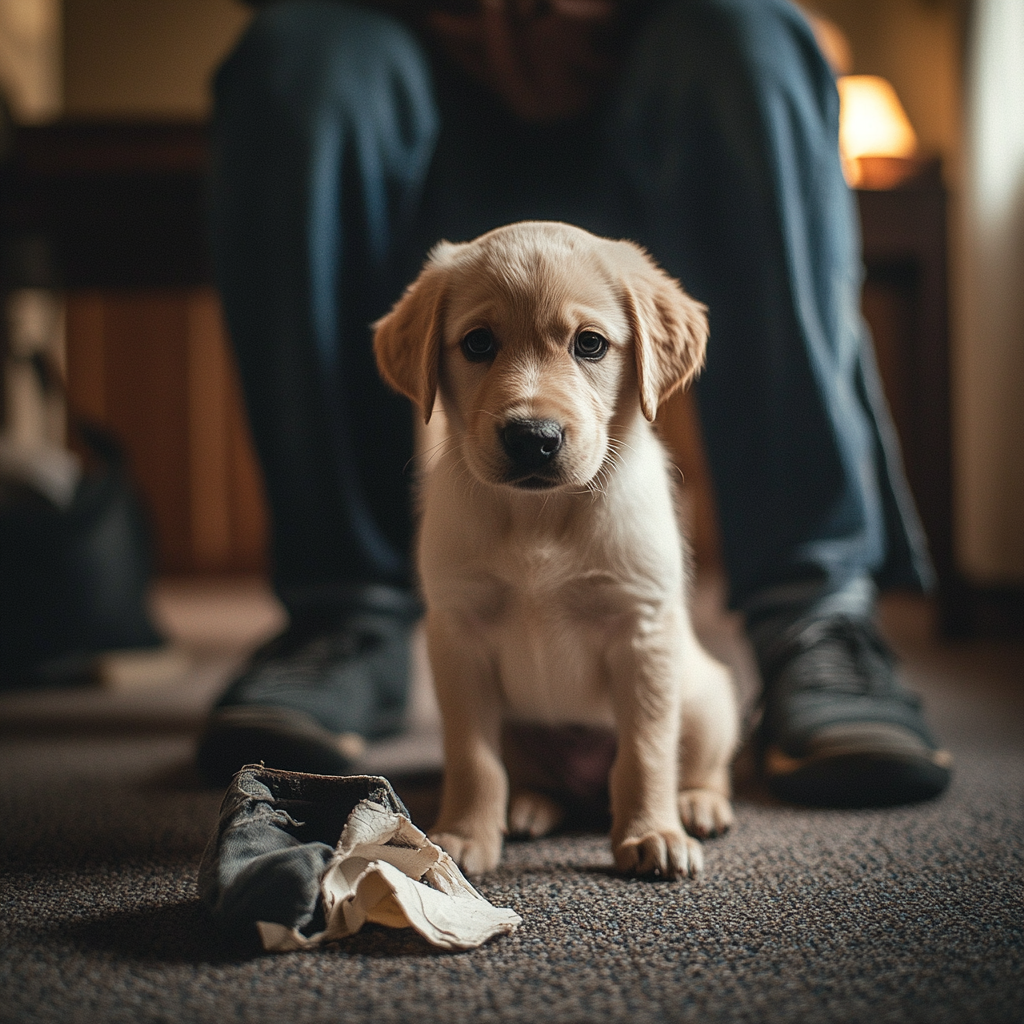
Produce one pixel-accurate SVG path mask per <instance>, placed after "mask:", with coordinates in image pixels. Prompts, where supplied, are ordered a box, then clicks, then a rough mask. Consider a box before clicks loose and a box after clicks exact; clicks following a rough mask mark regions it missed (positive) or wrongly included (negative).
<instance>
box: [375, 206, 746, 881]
mask: <svg viewBox="0 0 1024 1024" xmlns="http://www.w3.org/2000/svg"><path fill="white" fill-rule="evenodd" d="M706 337H707V320H706V317H705V310H704V307H703V306H702V305H700V303H698V302H696V301H694V300H693V299H692V298H690V297H688V296H687V295H686V294H685V293H684V292H683V291H682V290H681V289H680V287H679V286H678V284H677V283H676V282H675V281H673V280H672V279H671V278H669V277H668V276H667V275H666V274H665V273H664V272H663V271H661V270H660V269H658V268H657V267H656V266H655V265H654V263H653V262H652V261H651V260H650V258H649V257H648V256H647V255H646V254H645V253H644V252H643V251H641V250H640V249H639V248H638V247H637V246H635V245H633V244H631V243H629V242H619V241H611V240H608V239H604V238H598V237H596V236H594V235H591V234H589V233H588V232H586V231H583V230H581V229H579V228H575V227H571V226H569V225H566V224H559V223H549V222H523V223H519V224H512V225H509V226H507V227H503V228H498V229H497V230H495V231H492V232H490V233H488V234H486V235H483V236H482V237H480V238H478V239H476V240H474V241H472V242H467V243H465V244H460V245H453V244H450V243H447V242H442V243H440V244H439V245H437V246H436V247H435V248H434V250H433V251H432V253H431V255H430V258H429V260H428V261H427V263H426V265H425V267H424V268H423V271H422V273H421V274H420V276H419V278H418V279H417V280H416V281H415V282H414V283H413V284H412V285H411V286H410V287H409V289H408V290H407V291H406V293H405V295H404V296H403V297H402V298H401V299H400V300H399V302H398V303H397V304H396V305H395V307H394V309H393V310H392V311H391V312H390V313H389V314H388V315H387V316H385V317H384V318H383V319H382V320H380V321H379V322H378V323H377V324H376V334H375V339H374V347H375V351H376V356H377V362H378V366H379V368H380V371H381V373H382V375H383V377H384V379H385V380H386V381H387V382H388V383H389V384H390V385H391V386H392V387H394V388H395V389H397V390H398V391H400V392H402V393H403V394H405V395H407V396H408V397H409V398H410V399H412V400H413V402H415V403H416V404H417V405H418V407H419V410H420V412H421V413H422V414H423V416H424V419H426V420H429V418H430V415H431V411H432V410H433V408H434V402H435V397H438V396H439V397H440V402H441V406H442V408H443V410H444V412H445V415H446V418H447V424H448V437H447V439H446V442H445V445H444V451H443V454H441V455H440V456H438V457H436V458H435V459H434V460H433V465H432V468H431V469H430V470H429V472H428V473H427V474H426V477H425V479H424V480H423V482H422V493H421V501H422V522H421V526H420V532H419V546H418V566H419V573H420V579H421V585H422V589H423V596H424V599H425V602H426V607H427V615H426V630H427V642H428V649H429V653H430V661H431V667H432V671H433V675H434V683H435V687H436V690H437V697H438V702H439V704H440V708H441V716H442V720H443V725H444V757H445V764H444V789H443V794H442V800H441V810H440V815H439V819H438V821H437V823H436V825H435V828H434V831H433V833H432V835H433V838H434V840H435V841H436V842H438V843H439V844H440V845H441V846H443V847H444V848H445V849H446V850H447V851H448V852H449V853H450V854H451V855H452V856H453V857H454V858H455V859H456V860H457V861H458V862H459V864H460V866H461V867H462V868H463V869H464V870H465V871H466V872H467V873H469V874H478V873H480V872H484V871H488V870H491V869H493V868H494V867H496V866H497V864H498V863H499V861H500V859H501V848H502V841H503V836H504V835H505V834H506V832H507V831H509V827H510V826H511V830H512V831H516V832H526V833H528V834H532V835H539V834H543V833H544V832H546V831H548V830H550V828H551V827H553V826H554V825H555V824H557V822H558V820H559V816H560V814H559V809H558V807H557V805H556V804H555V803H554V802H553V801H552V799H551V798H550V797H549V796H548V795H546V794H544V793H541V792H531V791H529V790H520V791H513V793H512V797H511V802H510V799H509V796H510V793H509V781H508V775H507V772H506V769H505V766H504V764H503V761H502V749H501V744H502V730H503V726H504V725H505V724H506V723H534V724H538V725H543V726H551V727H560V726H567V725H583V726H589V727H594V728H595V729H602V728H604V729H611V730H614V734H615V739H616V744H615V747H614V751H615V753H614V760H613V761H612V764H611V769H610V773H609V778H608V792H609V795H610V799H611V815H612V828H611V840H612V849H613V853H614V858H615V863H616V864H617V865H618V867H619V868H620V869H621V870H622V871H625V872H629V873H633V874H638V875H651V876H658V877H663V878H680V877H683V876H696V875H697V874H698V873H699V871H700V870H701V866H702V855H701V847H700V843H699V842H697V841H696V839H694V838H691V836H690V835H687V834H686V832H684V828H683V826H685V828H686V829H687V830H689V832H690V833H691V834H692V835H693V836H701V837H703V836H708V835H712V834H714V833H717V832H721V831H722V830H724V829H726V828H728V827H729V825H730V823H731V822H732V810H731V807H730V803H729V797H730V782H729V764H730V760H731V758H732V755H733V752H734V748H735V745H736V738H737V712H736V705H735V701H734V697H733V689H732V681H731V678H730V676H729V674H728V672H727V671H726V670H725V668H724V667H723V666H722V665H720V664H719V663H718V662H716V661H715V660H714V659H712V658H711V657H710V656H709V655H708V654H707V653H706V652H705V651H704V650H703V648H702V647H701V646H700V644H699V643H698V641H697V638H696V636H695V635H694V632H693V628H692V626H691V624H690V618H689V615H688V613H687V607H686V598H685V594H686V565H685V558H686V555H685V548H684V545H683V543H682V540H681V538H680V533H679V529H678V526H677V518H676V511H675V507H674V501H673V494H672V489H671V486H670V477H669V471H668V462H667V457H666V454H665V451H664V449H663V448H662V445H661V443H660V441H659V440H658V438H657V436H656V435H655V432H654V430H653V428H652V426H651V421H652V420H653V419H654V416H655V412H656V411H657V408H658V403H659V402H661V401H663V400H664V399H665V398H666V397H667V396H668V395H670V394H671V393H672V392H673V391H675V390H676V388H678V387H680V386H682V385H684V384H685V383H686V382H687V381H688V380H690V378H692V377H693V375H694V374H695V373H696V372H697V370H698V369H699V367H700V366H701V364H702V361H703V357H704V346H705V341H706Z"/></svg>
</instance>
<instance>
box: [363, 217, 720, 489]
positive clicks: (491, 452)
mask: <svg viewBox="0 0 1024 1024" xmlns="http://www.w3.org/2000/svg"><path fill="white" fill-rule="evenodd" d="M375 330H376V333H375V337H374V349H375V352H376V355H377V365H378V367H379V368H380V372H381V375H382V376H383V377H384V379H385V380H386V381H387V382H388V383H389V384H390V385H391V386H392V387H394V388H395V389H396V390H397V391H400V392H401V393H402V394H404V395H406V396H407V397H409V398H410V399H412V400H413V402H415V403H416V404H417V405H418V406H419V409H420V411H421V413H422V414H423V417H424V420H429V419H430V415H431V412H432V410H433V407H434V401H435V397H436V396H437V395H438V394H440V397H441V403H442V406H443V407H444V411H445V414H446V416H447V418H448V422H449V427H450V429H451V431H452V433H453V434H454V435H455V436H456V437H457V438H458V439H459V441H460V450H461V453H462V456H463V458H464V459H465V461H466V463H467V464H468V466H469V468H470V469H471V471H472V472H473V474H474V476H475V477H476V478H477V479H478V480H480V481H482V482H484V483H488V484H494V485H500V486H509V487H514V488H519V489H524V490H549V489H552V488H559V487H580V486H585V485H587V484H588V483H590V482H591V481H592V480H593V479H594V478H595V477H596V476H597V474H598V473H599V471H600V470H601V468H602V467H603V466H604V465H605V463H606V461H607V460H609V459H611V458H613V457H614V450H615V439H616V437H617V436H619V435H621V434H622V433H624V431H625V428H626V427H627V426H628V424H629V423H630V421H631V420H632V418H633V417H635V416H636V415H637V414H638V411H642V413H643V415H644V416H646V417H647V419H649V420H653V419H654V416H655V413H656V412H657V408H658V405H659V403H660V402H662V401H664V400H665V399H666V398H667V397H668V396H669V395H670V394H671V393H672V392H673V391H675V390H676V389H677V388H679V387H681V386H682V385H684V384H685V383H686V382H687V381H688V380H690V378H691V377H693V375H694V374H695V373H696V372H697V371H698V369H699V368H700V366H701V364H702V362H703V359H704V347H705V343H706V340H707V318H706V316H705V309H704V307H703V306H702V305H701V304H700V303H698V302H696V301H694V300H693V299H691V298H690V297H689V296H688V295H686V294H685V293H684V292H683V291H682V289H681V288H680V287H679V285H678V284H677V283H676V282H675V281H673V280H672V279H671V278H670V277H669V276H668V275H667V274H665V273H664V272H663V271H662V270H660V269H658V267H656V266H655V264H654V263H653V261H652V260H651V259H650V258H649V257H648V256H647V255H646V254H645V253H644V252H643V251H642V250H641V249H639V248H638V247H637V246H635V245H633V244H632V243H630V242H618V241H611V240H609V239H605V238H598V237H596V236H595V235H591V234H589V233H588V232H586V231H583V230H581V229H580V228H575V227H571V226H569V225H566V224H558V223H549V222H540V221H532V222H523V223H519V224H512V225H509V226H507V227H503V228H498V229H497V230H495V231H492V232H489V233H488V234H486V235H483V236H481V237H480V238H477V239H475V240H474V241H472V242H466V243H464V244H461V245H452V244H449V243H447V242H442V243H440V244H439V245H438V246H436V247H435V248H434V250H433V251H432V252H431V254H430V258H429V259H428V261H427V264H426V266H425V267H424V268H423V271H422V273H421V274H420V276H419V277H418V278H417V279H416V281H415V282H414V283H413V284H412V285H411V286H410V287H409V289H408V290H407V291H406V293H405V295H404V296H403V297H402V298H401V299H400V300H399V301H398V303H397V304H396V305H395V307H394V309H393V310H392V311H391V312H390V313H389V314H388V315H387V316H385V317H384V318H383V319H381V320H380V321H378V323H377V324H376V325H375Z"/></svg>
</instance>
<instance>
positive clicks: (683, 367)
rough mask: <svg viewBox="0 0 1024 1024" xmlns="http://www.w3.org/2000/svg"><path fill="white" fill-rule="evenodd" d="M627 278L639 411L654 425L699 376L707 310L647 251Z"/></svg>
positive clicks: (631, 263) (632, 263)
mask: <svg viewBox="0 0 1024 1024" xmlns="http://www.w3.org/2000/svg"><path fill="white" fill-rule="evenodd" d="M626 244H629V247H630V248H631V249H632V250H633V258H632V259H631V260H629V271H628V272H627V273H626V274H625V275H624V278H625V280H624V283H625V287H626V295H625V298H626V303H625V304H626V315H627V317H628V318H629V320H630V325H631V327H632V329H633V336H634V347H635V353H636V375H637V379H638V381H639V384H640V408H641V409H642V410H643V414H644V416H646V417H647V419H649V420H653V419H654V417H655V415H656V413H657V411H658V406H659V405H660V404H661V403H662V402H664V401H665V399H666V398H668V397H669V395H671V394H672V393H673V392H674V391H676V390H677V389H678V388H680V387H683V386H684V385H685V384H687V383H689V381H690V380H691V379H692V378H693V377H694V376H696V374H697V372H698V371H699V370H700V368H701V367H702V366H703V365H704V350H705V348H706V346H707V340H708V318H707V307H706V306H705V305H704V304H703V303H701V302H698V301H697V300H696V299H693V298H691V297H690V296H689V295H687V294H686V292H684V291H683V289H682V288H681V287H680V286H679V282H678V281H674V280H673V279H672V278H671V277H669V276H668V274H666V273H665V272H664V271H663V270H661V269H660V268H659V267H657V266H656V265H655V263H654V261H653V260H652V259H651V258H650V257H649V256H648V255H647V254H646V253H644V252H643V251H642V250H640V249H638V248H637V247H636V246H634V245H632V244H631V243H626Z"/></svg>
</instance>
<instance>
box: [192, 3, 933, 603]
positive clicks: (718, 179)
mask: <svg viewBox="0 0 1024 1024" xmlns="http://www.w3.org/2000/svg"><path fill="white" fill-rule="evenodd" d="M215 96H216V99H215V118H214V149H215V159H214V172H213V181H212V237H213V244H214V251H215V261H216V266H217V269H218V275H219V283H220V287H221V290H222V294H223V298H224V304H225V309H226V315H227V320H228V324H229V328H230V332H231V336H232V338H233V340H234V344H235V346H236V350H237V354H238V360H239V365H240V368H241V374H242V380H243V385H244V391H245V397H246V401H247V404H248V409H249V413H250V418H251V421H252V427H253V433H254V436H255V441H256V446H257V449H258V452H259V456H260V459H261V462H262V464H263V468H264V472H265V475H266V483H267V493H268V495H269V501H270V506H271V510H272V522H273V527H272V530H273V558H274V565H275V580H276V584H277V587H278V590H279V592H280V593H281V595H282V597H283V598H284V599H285V601H286V603H288V604H291V605H292V606H295V605H297V604H300V603H301V601H302V600H303V595H308V594H313V593H319V594H323V593H325V592H329V590H330V588H331V586H333V585H336V584H347V583H352V582H383V583H392V584H397V585H406V584H408V581H409V578H410V570H409V564H408V552H409V547H410V543H409V542H410V534H411V516H410V513H409V497H408V493H407V491H408V471H407V466H408V461H409V458H410V455H411V451H412V426H411V416H410V412H409V409H408V408H407V407H406V405H405V403H404V401H403V400H401V399H398V398H396V397H395V396H394V395H392V394H390V393H389V392H388V391H387V389H386V388H385V387H384V386H383V385H382V384H381V383H380V382H379V380H378V378H377V374H376V371H375V368H374V364H373V357H372V352H371V344H370V341H371V337H370V330H369V327H368V324H369V323H370V322H371V321H372V320H373V319H374V318H375V317H377V316H379V315H380V314H382V313H383V312H385V311H386V310H387V308H389V306H390V304H391V303H392V302H393V301H394V300H395V299H396V298H397V297H398V295H399V294H400V293H401V289H402V287H403V286H404V284H406V283H407V282H408V281H409V280H411V278H412V277H413V276H414V275H415V273H416V270H417V268H418V266H419V263H420V261H421V260H422V258H423V256H424V254H425V251H426V249H427V247H428V246H429V245H430V244H431V243H432V242H434V241H436V240H437V239H438V238H440V237H446V238H449V239H451V240H462V239H467V238H470V237H473V236H475V235H476V234H479V233H480V232H482V231H485V230H487V229H489V228H492V227H495V226H497V225H499V224H502V223H506V222H509V221H513V220H519V219H524V218H542V219H543V218H551V219H559V220H565V221H570V222H573V223H576V224H579V225H580V226H582V227H585V228H588V229H590V230H593V231H596V232H599V233H602V234H607V235H613V236H617V237H627V238H632V239H634V240H636V241H638V242H640V243H642V244H643V245H644V246H646V247H647V248H648V249H649V251H650V252H651V253H652V254H653V255H654V256H655V258H656V259H657V260H658V261H659V262H660V263H661V264H662V265H663V266H664V267H665V268H666V269H667V270H668V271H669V273H671V274H672V275H673V276H675V277H678V278H679V279H680V280H681V281H682V283H683V285H684V286H685V287H686V289H687V290H688V291H689V292H690V293H691V294H693V295H695V296H696V297H697V298H699V299H701V300H702V301H703V302H705V303H707V304H708V306H709V307H710V318H711V340H710V345H709V350H708V362H707V368H706V370H705V372H704V374H703V375H702V377H701V378H700V381H699V384H698V387H697V396H698V404H699V409H700V415H701V421H702V425H703V431H704V439H705V443H706V446H707V453H708V458H709V462H710V467H711V471H712V476H713V480H714V485H715V490H716V496H717V502H718V510H719V515H720V526H721V534H722V539H723V548H724V552H723V553H724V559H725V563H726V568H727V572H728V576H729V581H730V599H731V603H732V605H733V606H734V607H740V608H745V607H746V608H750V607H752V606H754V605H755V604H756V603H757V602H758V600H759V599H762V598H763V596H764V595H765V594H783V593H786V592H787V591H789V592H801V593H806V594H808V595H811V596H813V595H815V594H821V593H833V592H837V591H841V590H842V589H843V588H844V587H846V586H847V585H848V584H850V583H852V582H854V581H858V580H861V581H863V580H864V579H867V578H871V577H873V578H874V579H875V580H876V581H877V582H878V583H879V584H880V585H883V586H886V585H907V586H921V585H924V584H927V583H928V582H929V580H930V568H929V565H928V560H927V554H926V552H925V545H924V541H923V534H922V532H921V528H920V525H919V522H918V519H917V516H916V513H915V511H914V508H913V504H912V501H911V499H910V495H909V492H908V490H907V486H906V483H905V481H904V478H903V472H902V467H901V464H900V458H899V454H898V449H897V446H896V443H895V435H894V433H893V429H892V426H891V422H890V419H889V416H888V413H887V411H886V409H885V407H884V402H883V399H882V394H881V389H880V386H879V380H878V375H877V371H876V368H875V363H874V358H873V354H872V349H871V345H870V339H869V337H868V335H867V332H866V329H865V325H864V323H863V321H862V319H861V316H860V312H859V293H860V284H861V279H862V267H861V257H860V242H859V235H858V227H857V218H856V209H855V205H854V200H853V196H852V195H851V193H850V192H849V190H848V189H847V187H846V185H845V183H844V181H843V177H842V173H841V168H840V164H839V156H838V151H837V137H838V109H839V101H838V96H837V93H836V88H835V84H834V81H833V77H832V74H831V72H830V70H829V68H828V67H827V65H826V64H825V62H824V60H823V59H822V57H821V54H820V53H819V51H818V49H817V47H816V45H815V42H814V39H813V36H812V34H811V32H810V29H809V27H808V25H807V23H806V22H805V20H804V19H803V17H802V16H801V15H800V14H799V13H798V12H797V11H796V10H795V8H793V7H792V6H791V5H790V4H789V3H788V2H786V0H665V2H661V3H656V4H653V5H652V6H651V8H650V10H649V11H648V13H647V14H646V15H645V16H644V19H643V21H642V23H641V24H640V25H639V26H638V27H637V29H636V30H635V32H634V33H633V34H632V36H631V38H630V40H629V43H628V52H627V54H626V56H625V59H624V62H623V64H622V66H621V70H620V72H619V74H618V76H617V79H616V81H615V82H614V84H613V87H612V88H611V90H610V92H609V94H608V96H607V97H606V99H605V100H603V101H602V103H601V104H600V106H599V109H597V110H596V111H593V112H592V113H590V114H588V115H586V116H585V117H580V118H578V119H575V120H573V121H571V122H567V123H560V124H556V125H541V126H536V125H525V124H522V123H519V122H518V121H516V119H515V118H514V117H513V116H512V115H511V114H510V113H508V112H507V111H506V110H505V109H504V108H503V107H502V106H501V104H500V103H499V102H498V101H497V100H496V99H495V98H493V97H491V96H489V95H488V94H487V93H486V92H484V91H482V90H480V89H479V88H476V87H474V86H472V85H471V84H470V83H469V82H468V81H467V80H465V79H464V78H462V77H461V76H460V74H459V73H458V72H457V71H456V70H454V69H452V68H451V67H450V66H447V65H446V64H445V63H444V62H443V61H442V60H439V59H438V58H436V57H435V56H434V55H432V53H431V52H430V48H429V46H428V45H427V44H425V43H424V41H423V40H421V39H420V38H418V37H417V36H416V34H415V33H414V32H412V31H411V30H410V29H409V28H407V27H406V26H404V25H402V24H401V23H399V22H397V21H395V20H392V19H390V18H389V17H387V16H385V15H383V14H380V13H377V12H375V11H373V10H370V9H367V8H362V7H359V6H356V5H350V4H347V3H341V2H330V0H326V2H324V0H291V2H280V3H275V4H271V5H269V6H264V7H262V8H261V9H260V10H259V12H258V13H257V15H256V17H255V18H254V20H253V22H252V24H251V26H250V27H249V29H248V30H247V32H246V33H245V35H244V36H243V38H242V39H241V41H240V42H239V44H238V46H237V48H236V49H235V51H234V52H233V53H232V54H231V55H230V56H229V58H228V59H227V61H226V62H225V64H224V65H223V66H222V67H221V69H220V71H219V73H218V75H217V77H216V83H215Z"/></svg>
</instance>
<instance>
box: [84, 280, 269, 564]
mask: <svg viewBox="0 0 1024 1024" xmlns="http://www.w3.org/2000/svg"><path fill="white" fill-rule="evenodd" d="M67 353H68V388H69V395H70V398H71V401H72V403H73V406H74V408H75V409H76V410H77V411H78V412H79V413H80V414H81V415H84V416H86V417H88V418H90V419H93V420H95V421H97V422H99V423H102V424H104V425H105V426H107V427H108V428H110V429H111V430H112V431H113V432H114V433H115V434H116V435H117V436H118V438H119V439H120V440H121V442H122V444H123V445H124V447H125V450H126V452H127V455H128V458H129V462H130V465H131V469H132V473H133V475H134V478H135V480H136V482H137V484H138V486H139V489H140V491H141V492H142V495H143V498H144V500H145V503H146V506H147V508H148V510H149V514H150V517H151V521H152V524H153V527H154V533H155V541H156V554H157V565H158V569H159V571H161V572H164V573H171V574H187V573H209V572H217V573H232V572H259V571H262V570H264V569H265V567H266V536H267V525H266V524H267V516H266V511H265V508H264V498H263V489H262V481H261V478H260V473H259V469H258V467H257V464H256V459H255V456H254V454H253V451H252V444H251V440H250V436H249V430H248V426H247V424H246V421H245V417H244V413H243V409H242V402H241V395H240V389H239V386H238V381H237V373H236V370H235V365H234V360H233V358H232V356H231V353H230V351H229V348H228V343H227V338H226V334H225V330H224V326H223V322H222V318H221V314H220V306H219V302H218V300H217V297H216V294H215V293H214V291H213V290H212V289H211V288H189V289H144V290H103V291H94V290H76V291H72V292H69V293H68V296H67Z"/></svg>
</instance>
